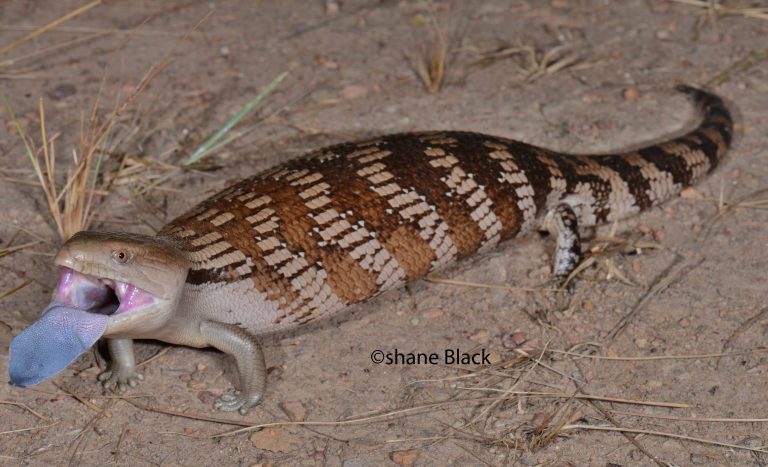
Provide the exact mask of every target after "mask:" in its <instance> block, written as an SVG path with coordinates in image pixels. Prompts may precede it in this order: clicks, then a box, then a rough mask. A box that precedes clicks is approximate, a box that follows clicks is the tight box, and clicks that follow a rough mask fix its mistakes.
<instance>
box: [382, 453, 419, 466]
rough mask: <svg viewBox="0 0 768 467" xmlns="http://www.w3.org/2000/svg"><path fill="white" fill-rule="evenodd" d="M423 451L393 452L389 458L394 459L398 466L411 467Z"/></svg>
mask: <svg viewBox="0 0 768 467" xmlns="http://www.w3.org/2000/svg"><path fill="white" fill-rule="evenodd" d="M419 454H421V451H420V450H419V449H408V450H405V451H392V452H390V453H389V458H390V459H392V462H394V463H395V464H397V465H400V466H402V467H411V466H412V465H414V464H415V463H416V459H418V457H419Z"/></svg>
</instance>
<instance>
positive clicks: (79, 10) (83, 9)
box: [0, 0, 101, 55]
mask: <svg viewBox="0 0 768 467" xmlns="http://www.w3.org/2000/svg"><path fill="white" fill-rule="evenodd" d="M100 4H101V0H96V1H94V2H91V3H89V4H87V5H84V6H81V7H80V8H77V9H75V10H72V11H70V12H69V13H67V14H66V15H64V16H62V17H60V18H58V19H56V20H53V21H51V22H50V23H48V24H46V25H45V26H43V27H41V28H38V29H35V30H34V31H32V32H31V33H29V34H27V35H26V36H24V37H22V38H21V39H17V40H15V41H13V42H11V43H10V44H8V45H6V46H5V47H3V48H2V49H0V55H2V54H4V53H6V52H8V51H9V50H11V49H13V48H15V47H18V46H20V45H21V44H23V43H25V42H27V41H29V40H32V39H34V38H35V37H37V36H39V35H40V34H42V33H44V32H46V31H49V30H51V29H53V28H55V27H56V26H58V25H60V24H61V23H65V22H67V21H69V20H70V19H72V18H74V17H75V16H78V15H80V14H83V13H85V12H86V11H88V10H90V9H91V8H93V7H95V6H98V5H100Z"/></svg>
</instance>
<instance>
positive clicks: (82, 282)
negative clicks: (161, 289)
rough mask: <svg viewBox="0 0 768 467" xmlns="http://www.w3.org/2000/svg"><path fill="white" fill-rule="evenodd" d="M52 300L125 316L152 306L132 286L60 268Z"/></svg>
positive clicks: (149, 298)
mask: <svg viewBox="0 0 768 467" xmlns="http://www.w3.org/2000/svg"><path fill="white" fill-rule="evenodd" d="M55 300H56V301H58V302H60V303H63V304H66V305H69V306H72V307H74V308H78V309H81V310H84V311H87V312H89V313H98V314H104V315H111V314H117V313H127V312H130V311H134V310H136V309H139V308H144V307H146V306H148V305H151V304H153V303H155V297H154V296H152V294H150V293H149V292H147V291H145V290H143V289H140V288H138V287H136V286H134V285H131V284H128V283H125V282H120V281H116V280H112V279H105V278H100V277H95V276H89V275H87V274H82V273H80V272H77V271H75V270H73V269H70V268H65V267H62V268H61V275H60V276H59V283H58V284H57V286H56V296H55Z"/></svg>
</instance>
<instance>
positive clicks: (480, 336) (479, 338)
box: [469, 329, 490, 344]
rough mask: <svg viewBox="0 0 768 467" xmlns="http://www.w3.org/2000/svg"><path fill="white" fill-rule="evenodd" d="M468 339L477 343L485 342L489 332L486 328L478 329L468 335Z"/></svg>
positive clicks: (488, 338) (488, 337) (487, 339)
mask: <svg viewBox="0 0 768 467" xmlns="http://www.w3.org/2000/svg"><path fill="white" fill-rule="evenodd" d="M469 340H471V341H472V342H477V343H478V344H487V343H488V341H489V340H490V333H489V332H488V330H487V329H480V330H479V331H477V332H476V333H474V334H473V335H471V336H470V337H469Z"/></svg>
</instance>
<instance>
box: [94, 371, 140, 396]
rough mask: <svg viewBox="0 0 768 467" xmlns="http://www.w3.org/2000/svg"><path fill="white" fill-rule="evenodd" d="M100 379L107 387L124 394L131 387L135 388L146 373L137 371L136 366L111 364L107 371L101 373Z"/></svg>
mask: <svg viewBox="0 0 768 467" xmlns="http://www.w3.org/2000/svg"><path fill="white" fill-rule="evenodd" d="M98 379H99V381H101V384H102V386H104V388H105V389H109V390H110V391H112V392H116V393H119V394H122V393H124V392H125V391H126V390H127V389H128V388H129V387H131V388H135V387H136V386H138V384H139V381H141V380H143V379H144V375H142V374H141V373H139V372H138V371H136V369H135V368H124V367H120V366H119V365H110V367H109V368H108V369H107V370H106V371H103V372H101V373H100V374H99V376H98Z"/></svg>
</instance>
